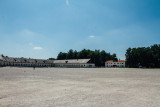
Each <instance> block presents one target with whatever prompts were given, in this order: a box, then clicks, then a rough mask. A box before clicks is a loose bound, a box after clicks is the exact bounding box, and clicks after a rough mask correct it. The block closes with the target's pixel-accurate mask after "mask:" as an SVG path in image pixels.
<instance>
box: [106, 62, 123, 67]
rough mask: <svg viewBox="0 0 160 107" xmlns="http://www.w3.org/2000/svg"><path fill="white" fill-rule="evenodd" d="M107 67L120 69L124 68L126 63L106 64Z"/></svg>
mask: <svg viewBox="0 0 160 107" xmlns="http://www.w3.org/2000/svg"><path fill="white" fill-rule="evenodd" d="M105 67H109V68H110V67H119V68H124V67H125V62H105Z"/></svg>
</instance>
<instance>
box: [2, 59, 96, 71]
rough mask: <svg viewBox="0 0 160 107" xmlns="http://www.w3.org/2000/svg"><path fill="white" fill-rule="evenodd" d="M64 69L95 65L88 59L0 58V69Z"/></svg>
mask: <svg viewBox="0 0 160 107" xmlns="http://www.w3.org/2000/svg"><path fill="white" fill-rule="evenodd" d="M4 66H14V67H66V68H93V67H95V64H93V63H91V62H90V59H70V60H43V59H31V58H13V57H2V56H0V67H4Z"/></svg>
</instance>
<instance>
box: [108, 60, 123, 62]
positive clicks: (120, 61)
mask: <svg viewBox="0 0 160 107" xmlns="http://www.w3.org/2000/svg"><path fill="white" fill-rule="evenodd" d="M106 62H125V60H118V61H113V60H108V61H106Z"/></svg>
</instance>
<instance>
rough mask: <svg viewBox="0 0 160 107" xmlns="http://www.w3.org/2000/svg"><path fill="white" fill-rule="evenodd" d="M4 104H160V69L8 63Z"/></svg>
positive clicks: (0, 100)
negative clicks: (62, 66)
mask: <svg viewBox="0 0 160 107" xmlns="http://www.w3.org/2000/svg"><path fill="white" fill-rule="evenodd" d="M0 107H160V69H127V68H125V69H118V68H91V69H88V68H36V69H35V70H33V68H9V67H4V68H0Z"/></svg>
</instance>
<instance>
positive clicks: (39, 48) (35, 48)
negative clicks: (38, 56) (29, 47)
mask: <svg viewBox="0 0 160 107" xmlns="http://www.w3.org/2000/svg"><path fill="white" fill-rule="evenodd" d="M33 49H34V50H42V49H43V48H42V47H39V46H35V47H33Z"/></svg>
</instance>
